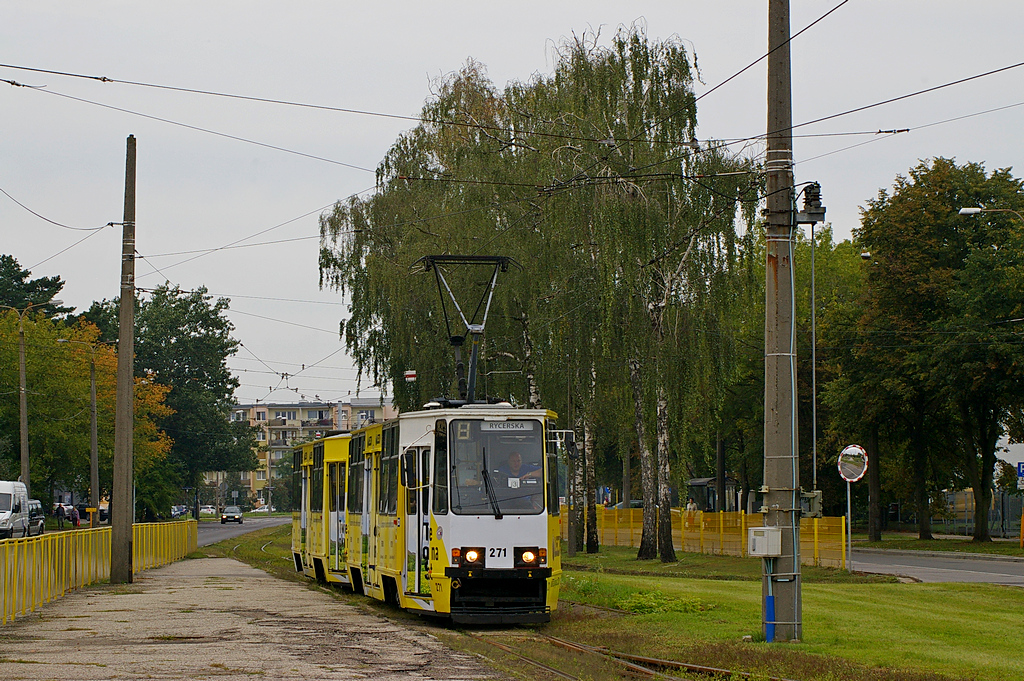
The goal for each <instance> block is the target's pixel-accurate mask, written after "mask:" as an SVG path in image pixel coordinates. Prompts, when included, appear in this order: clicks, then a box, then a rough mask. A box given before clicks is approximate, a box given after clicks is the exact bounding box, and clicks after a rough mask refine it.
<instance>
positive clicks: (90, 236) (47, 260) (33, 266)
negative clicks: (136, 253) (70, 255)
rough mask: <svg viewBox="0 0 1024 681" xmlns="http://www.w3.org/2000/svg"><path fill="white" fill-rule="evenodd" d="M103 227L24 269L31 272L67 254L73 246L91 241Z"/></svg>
mask: <svg viewBox="0 0 1024 681" xmlns="http://www.w3.org/2000/svg"><path fill="white" fill-rule="evenodd" d="M107 226H109V224H108V225H103V227H107ZM103 227H99V228H97V229H96V230H95V231H93V232H92V233H91V234H86V235H85V236H83V237H82V238H81V239H79V240H78V241H76V242H75V243H73V244H71V245H70V246H68V247H67V248H62V249H61V250H59V251H57V252H56V253H54V254H53V255H51V256H50V257H48V258H43V259H42V260H40V261H39V262H37V263H36V264H35V265H32V266H31V267H28V268H26V269H28V270H29V271H30V272H31V271H32V270H34V269H35V268H37V267H39V266H40V265H42V264H43V263H47V262H50V261H51V260H53V259H54V258H56V257H57V256H58V255H62V254H64V253H67V252H68V251H70V250H71V249H72V248H74V247H75V246H77V245H78V244H80V243H82V242H83V241H85V240H86V239H91V238H92V237H94V236H96V235H97V234H99V233H100V232H99V230H101V229H103Z"/></svg>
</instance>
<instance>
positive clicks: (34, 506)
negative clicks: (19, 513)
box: [28, 499, 46, 537]
mask: <svg viewBox="0 0 1024 681" xmlns="http://www.w3.org/2000/svg"><path fill="white" fill-rule="evenodd" d="M45 526H46V511H44V510H43V502H41V501H39V500H38V499H29V500H28V536H30V537H31V536H32V535H33V534H35V535H39V534H42V533H43V532H44V531H45V530H46V527H45Z"/></svg>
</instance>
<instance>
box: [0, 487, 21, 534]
mask: <svg viewBox="0 0 1024 681" xmlns="http://www.w3.org/2000/svg"><path fill="white" fill-rule="evenodd" d="M15 533H20V535H21V536H22V537H26V536H28V490H26V489H25V484H24V483H21V482H8V481H6V480H0V539H10V538H11V537H13V536H14V534H15Z"/></svg>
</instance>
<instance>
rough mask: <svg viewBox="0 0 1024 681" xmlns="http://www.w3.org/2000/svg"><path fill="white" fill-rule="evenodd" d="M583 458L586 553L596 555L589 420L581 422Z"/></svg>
mask: <svg viewBox="0 0 1024 681" xmlns="http://www.w3.org/2000/svg"><path fill="white" fill-rule="evenodd" d="M591 404H593V400H591ZM583 456H584V461H585V466H586V479H587V482H586V485H587V494H586V498H587V553H597V552H598V549H599V548H600V542H599V541H598V536H597V481H596V478H595V477H594V431H593V429H592V428H591V426H590V419H589V418H586V419H584V421H583Z"/></svg>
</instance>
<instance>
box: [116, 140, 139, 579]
mask: <svg viewBox="0 0 1024 681" xmlns="http://www.w3.org/2000/svg"><path fill="white" fill-rule="evenodd" d="M123 226H124V230H123V232H122V234H123V238H122V241H121V307H120V316H119V318H118V319H119V324H120V329H119V334H118V340H117V407H116V410H115V418H114V489H113V497H112V498H111V500H110V528H111V532H110V583H111V584H129V583H131V581H132V523H134V521H135V494H134V487H135V485H134V481H135V475H134V468H133V467H134V463H133V458H134V457H133V451H134V448H133V442H132V436H133V433H134V431H135V418H134V413H133V408H134V406H135V376H134V374H135V372H134V365H135V136H134V135H129V136H128V152H127V160H126V162H125V173H124V223H123Z"/></svg>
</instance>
